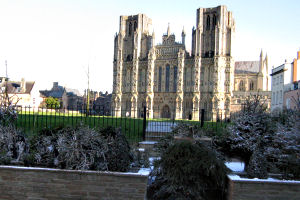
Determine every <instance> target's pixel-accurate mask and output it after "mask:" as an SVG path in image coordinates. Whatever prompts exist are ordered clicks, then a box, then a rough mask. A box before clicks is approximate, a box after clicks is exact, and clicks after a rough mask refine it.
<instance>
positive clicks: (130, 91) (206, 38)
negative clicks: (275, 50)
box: [112, 6, 270, 120]
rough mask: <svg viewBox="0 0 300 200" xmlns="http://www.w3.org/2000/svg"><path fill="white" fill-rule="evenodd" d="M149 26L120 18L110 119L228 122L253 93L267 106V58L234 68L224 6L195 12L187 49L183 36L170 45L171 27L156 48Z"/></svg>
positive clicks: (140, 18)
mask: <svg viewBox="0 0 300 200" xmlns="http://www.w3.org/2000/svg"><path fill="white" fill-rule="evenodd" d="M151 25H152V20H151V19H150V18H148V17H147V16H146V15H144V14H138V15H133V16H121V17H120V29H119V33H117V34H116V36H115V41H114V62H113V97H112V108H113V110H114V113H113V114H114V115H115V116H135V117H140V116H142V113H143V107H144V106H146V108H147V115H148V117H149V118H172V119H195V120H198V119H199V117H200V111H201V109H204V110H205V113H206V118H208V119H212V118H213V119H217V118H220V116H223V117H225V116H229V115H230V113H232V112H236V111H238V110H240V109H241V108H242V105H243V101H244V100H245V98H246V97H248V96H249V95H251V94H255V93H257V92H258V91H259V92H260V94H262V95H263V96H264V98H265V99H266V101H269V100H270V92H269V91H268V81H269V78H268V58H267V56H264V55H263V52H261V53H260V57H259V60H258V61H241V62H235V61H234V58H233V57H232V52H233V43H234V34H235V20H234V18H233V15H232V12H230V11H228V10H227V8H226V6H218V7H214V8H199V9H197V20H196V28H193V30H192V49H191V52H190V53H189V52H188V51H187V50H186V45H185V44H186V41H185V37H186V34H185V31H184V30H183V31H182V33H181V41H176V40H175V35H174V34H171V32H170V27H168V29H167V33H166V34H164V35H163V36H162V44H158V45H156V44H155V34H154V32H152V33H150V30H149V29H150V27H151Z"/></svg>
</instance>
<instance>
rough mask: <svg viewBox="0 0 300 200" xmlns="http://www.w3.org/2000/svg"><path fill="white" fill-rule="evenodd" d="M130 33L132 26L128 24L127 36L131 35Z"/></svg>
mask: <svg viewBox="0 0 300 200" xmlns="http://www.w3.org/2000/svg"><path fill="white" fill-rule="evenodd" d="M131 32H132V24H131V22H130V23H129V25H128V35H131Z"/></svg>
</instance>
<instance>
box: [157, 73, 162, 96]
mask: <svg viewBox="0 0 300 200" xmlns="http://www.w3.org/2000/svg"><path fill="white" fill-rule="evenodd" d="M161 74H162V68H161V67H159V68H158V92H161Z"/></svg>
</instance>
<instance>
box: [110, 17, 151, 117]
mask: <svg viewBox="0 0 300 200" xmlns="http://www.w3.org/2000/svg"><path fill="white" fill-rule="evenodd" d="M151 25H152V20H151V19H149V18H148V17H147V16H146V15H144V14H138V15H133V16H121V17H120V29H119V33H118V34H116V36H115V45H114V48H115V49H114V69H113V71H114V73H113V75H114V77H113V109H114V110H116V111H115V113H114V115H116V116H120V115H121V114H122V115H123V114H124V115H126V114H127V115H128V114H129V115H132V116H136V112H137V100H138V93H139V89H140V88H139V83H138V80H139V75H140V74H139V72H140V69H141V66H140V61H143V60H147V58H148V53H149V50H150V48H151V47H152V45H153V43H152V42H153V39H152V36H151V35H150V34H149V29H150V28H151ZM121 108H122V109H121Z"/></svg>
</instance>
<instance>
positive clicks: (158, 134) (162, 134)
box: [146, 132, 169, 137]
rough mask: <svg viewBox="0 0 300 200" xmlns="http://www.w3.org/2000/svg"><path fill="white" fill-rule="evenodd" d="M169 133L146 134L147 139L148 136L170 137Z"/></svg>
mask: <svg viewBox="0 0 300 200" xmlns="http://www.w3.org/2000/svg"><path fill="white" fill-rule="evenodd" d="M168 134H169V133H166V132H146V137H147V136H160V137H163V136H165V135H168Z"/></svg>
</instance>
